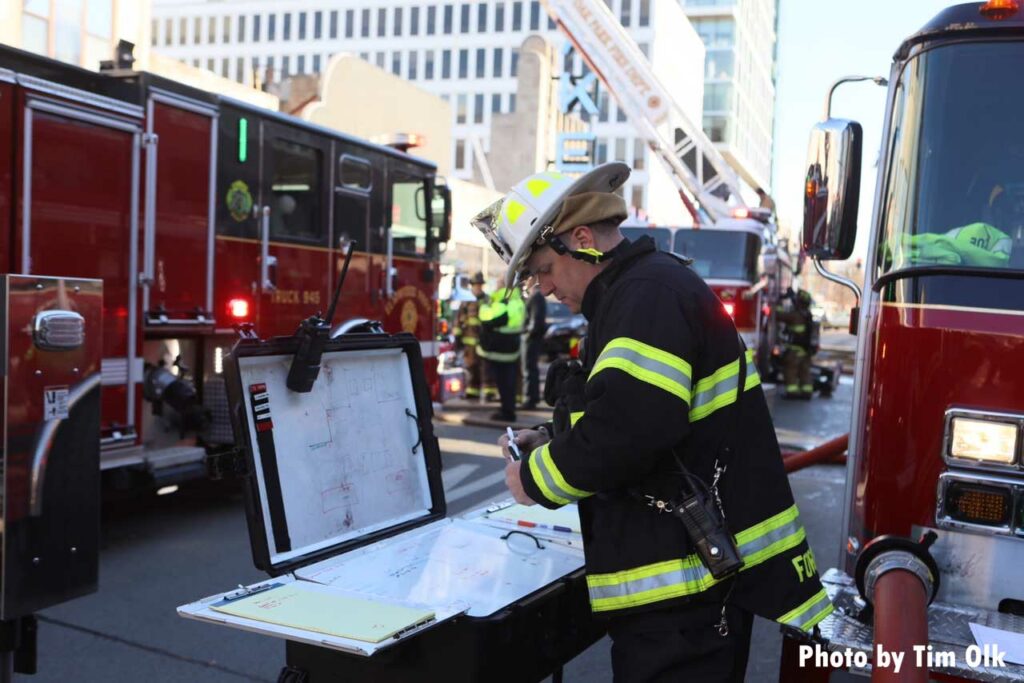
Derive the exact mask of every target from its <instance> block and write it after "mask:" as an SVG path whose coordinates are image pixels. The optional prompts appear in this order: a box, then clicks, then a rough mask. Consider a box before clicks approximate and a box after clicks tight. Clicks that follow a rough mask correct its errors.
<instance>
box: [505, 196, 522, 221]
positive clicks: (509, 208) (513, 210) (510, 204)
mask: <svg viewBox="0 0 1024 683" xmlns="http://www.w3.org/2000/svg"><path fill="white" fill-rule="evenodd" d="M525 211H526V207H525V206H524V205H523V204H520V203H519V202H517V201H516V200H514V199H510V200H509V201H507V202H505V218H507V219H508V222H509V223H515V222H516V221H518V220H519V217H520V216H522V215H523V212H525Z"/></svg>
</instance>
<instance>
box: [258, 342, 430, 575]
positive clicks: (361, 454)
mask: <svg viewBox="0 0 1024 683" xmlns="http://www.w3.org/2000/svg"><path fill="white" fill-rule="evenodd" d="M291 361H292V355H291V354H282V355H271V356H266V355H264V356H244V357H242V358H239V359H238V368H239V376H240V380H241V388H242V395H243V399H244V402H245V410H246V412H247V414H249V415H250V416H253V419H250V420H248V421H247V423H248V424H247V428H248V430H249V437H250V443H251V444H252V446H253V457H254V459H255V460H256V461H257V462H260V463H261V466H260V467H257V468H256V473H255V474H256V478H257V484H258V488H259V494H260V496H259V497H260V505H261V506H262V511H263V523H264V525H265V527H266V529H265V532H266V537H267V539H268V541H269V545H270V547H269V554H270V561H271V563H272V564H278V563H281V562H287V561H288V560H290V559H293V558H297V557H301V556H303V555H306V554H308V553H311V552H315V551H316V550H318V549H321V548H325V547H328V546H331V545H335V544H338V543H342V542H345V541H347V540H350V539H357V538H359V537H362V536H365V535H367V534H369V533H372V532H374V531H377V530H379V529H382V528H385V527H390V526H394V525H396V524H401V523H403V522H406V521H410V520H415V519H419V518H423V517H427V516H428V515H429V514H430V508H431V495H430V487H429V482H428V477H427V467H426V461H425V459H424V455H423V446H422V444H420V443H419V441H420V436H419V434H420V432H419V427H418V424H419V423H418V419H419V416H417V414H416V402H415V398H414V395H413V382H412V377H411V373H410V370H409V360H408V358H407V356H406V355H405V353H403V351H402V349H399V348H380V349H364V350H352V349H346V350H344V351H338V352H327V353H325V354H324V355H323V359H322V361H321V370H320V376H319V377H318V379H317V381H316V383H315V384H314V385H313V389H312V391H311V392H310V393H306V394H303V393H296V392H293V391H290V390H289V389H288V388H287V386H286V385H285V379H286V377H287V375H288V369H289V367H290V365H291ZM261 425H269V428H265V427H261ZM268 438H269V439H271V440H270V441H268ZM261 444H264V445H266V444H272V449H271V448H269V447H268V448H266V451H267V453H266V454H265V453H261ZM271 450H272V451H273V458H270V459H271V460H273V462H271V463H268V462H267V456H268V454H269V453H270V452H271ZM268 464H269V465H270V467H269V468H268ZM268 471H276V480H277V481H278V482H279V490H277V489H276V486H277V485H276V484H275V482H274V481H271V482H269V484H270V486H271V487H272V488H273V492H274V495H275V496H279V497H280V502H281V505H278V506H277V509H276V510H275V511H274V513H275V514H274V515H272V514H271V512H272V511H271V507H273V506H272V505H271V504H270V503H269V502H268V474H267V473H268ZM281 510H283V512H281ZM282 517H283V518H284V519H283V520H282V519H281V518H282ZM275 524H276V525H277V528H276V529H275V528H273V527H274V525H275ZM283 538H286V539H287V542H284V541H283V540H282V539H283Z"/></svg>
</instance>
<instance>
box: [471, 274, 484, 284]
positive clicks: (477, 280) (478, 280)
mask: <svg viewBox="0 0 1024 683" xmlns="http://www.w3.org/2000/svg"><path fill="white" fill-rule="evenodd" d="M469 284H471V285H482V284H484V274H483V273H480V272H477V273H475V274H474V275H473V277H472V279H470V281H469Z"/></svg>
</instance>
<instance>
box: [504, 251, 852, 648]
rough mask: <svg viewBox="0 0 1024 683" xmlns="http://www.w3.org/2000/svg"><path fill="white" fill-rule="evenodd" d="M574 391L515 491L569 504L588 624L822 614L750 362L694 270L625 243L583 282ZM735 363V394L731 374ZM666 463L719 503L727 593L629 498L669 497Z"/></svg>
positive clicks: (663, 521) (801, 622)
mask: <svg viewBox="0 0 1024 683" xmlns="http://www.w3.org/2000/svg"><path fill="white" fill-rule="evenodd" d="M583 313H584V315H585V316H586V317H587V320H588V323H589V329H588V339H587V344H586V357H585V358H584V359H583V360H584V365H585V366H586V367H587V368H589V371H588V375H587V379H586V384H585V386H584V388H583V391H582V393H581V394H576V395H571V396H565V397H563V399H565V400H564V404H565V406H566V407H567V409H568V415H567V416H566V417H567V419H566V424H565V425H564V429H563V430H562V431H560V432H559V433H556V435H555V437H554V438H553V440H552V441H550V442H549V443H547V444H545V445H543V446H541V447H540V448H537V449H536V450H534V451H533V452H532V453H530V454H529V455H528V456H527V457H526V458H524V461H523V465H522V466H521V473H522V480H523V486H524V488H525V489H526V492H527V494H528V495H530V497H531V498H533V499H534V500H535V501H537V502H538V503H540V504H541V505H544V506H546V507H552V508H554V507H559V506H561V505H565V504H566V503H570V502H577V503H578V505H579V510H580V521H581V524H582V528H583V535H584V543H585V549H586V558H587V583H588V586H589V591H590V603H591V608H592V609H593V610H594V611H595V612H601V613H620V612H622V611H626V610H630V611H639V610H644V609H652V608H660V607H664V606H668V605H670V604H674V603H683V602H686V601H688V600H692V599H693V598H694V597H696V596H700V597H701V598H702V599H710V598H714V599H718V598H722V599H724V597H725V596H726V594H728V596H729V598H728V599H729V600H730V601H731V602H733V603H735V604H737V605H739V606H740V607H742V608H744V609H747V610H749V611H751V612H754V613H756V614H759V615H761V616H763V617H766V618H768V619H774V620H776V621H779V622H780V623H783V624H787V625H789V626H792V627H795V628H799V629H803V630H810V629H812V628H813V627H814V626H815V625H816V624H817V623H819V622H820V621H821V620H822V619H824V618H825V617H826V616H827V615H828V614H829V613H830V612H831V610H832V605H831V602H830V601H829V600H828V597H827V595H826V594H825V591H824V589H823V587H822V585H821V582H820V580H819V578H818V573H817V568H816V564H815V560H814V555H813V553H812V552H811V551H810V548H809V547H808V545H807V539H806V534H805V531H804V528H803V525H802V524H801V523H800V515H799V511H798V510H797V507H796V505H795V503H794V501H793V495H792V492H791V491H790V488H789V482H788V479H787V478H786V474H785V471H784V470H783V466H782V459H781V455H780V453H779V449H778V444H777V442H776V440H775V433H774V428H773V426H772V422H771V417H770V415H769V414H768V409H767V404H766V403H765V400H764V394H763V392H762V391H761V389H760V385H761V379H760V377H759V375H758V372H757V369H756V366H755V363H754V356H753V353H752V352H751V351H747V352H746V353H745V354H744V356H743V357H742V359H741V356H740V350H739V349H740V347H739V341H738V336H737V333H736V330H735V327H734V326H733V324H732V321H731V320H730V319H729V317H728V315H727V314H725V312H724V311H723V309H722V307H721V304H720V303H719V302H718V300H717V298H716V297H715V295H714V293H713V292H711V290H710V289H709V288H708V287H707V285H706V284H705V283H704V282H703V281H702V280H701V279H700V278H699V277H698V276H697V275H696V273H694V272H693V271H692V270H690V269H689V268H686V267H684V266H682V265H680V264H679V262H678V261H676V260H674V259H673V258H672V257H671V256H669V255H667V254H663V253H657V252H656V251H655V249H654V247H653V242H651V241H650V240H649V239H641V240H638V241H637V242H636V243H634V244H631V245H630V246H629V248H627V249H626V251H625V253H623V254H622V255H621V256H619V257H618V258H616V259H614V260H613V261H612V262H611V265H610V266H609V267H608V268H607V269H606V270H605V271H603V272H602V273H601V274H600V275H598V277H597V278H595V280H594V281H593V282H592V283H591V284H590V286H589V287H588V289H587V292H586V295H585V297H584V300H583ZM741 362H743V363H744V364H745V366H746V367H745V377H746V379H745V380H744V382H743V386H742V387H740V386H739V382H740V379H739V378H740V363H741ZM673 450H674V451H675V453H676V454H677V455H678V456H679V457H680V458H682V460H683V461H684V462H685V463H686V466H687V469H689V470H690V472H692V473H693V474H695V475H696V476H698V477H700V478H701V479H703V480H704V481H705V482H706V483H708V484H710V483H711V481H712V478H713V473H714V471H715V466H716V464H717V465H719V466H720V467H722V466H724V467H725V472H724V473H723V474H722V475H721V478H720V481H719V484H718V491H719V493H720V495H721V499H722V504H723V507H724V512H725V516H726V520H727V523H728V525H729V529H730V531H731V532H732V534H733V536H734V538H735V540H736V543H737V547H738V548H739V550H740V553H741V556H742V557H743V560H744V566H743V569H742V570H741V571H740V573H739V574H738V575H737V576H736V577H735V578H734V579H729V580H727V581H726V582H725V583H724V584H723V583H722V582H719V581H716V580H715V579H714V578H713V577H712V576H711V574H710V572H709V571H708V570H707V569H706V568H705V567H704V565H703V564H702V563H701V561H700V560H699V558H698V556H697V555H696V554H695V553H694V550H693V547H692V544H691V542H690V541H689V539H688V538H687V536H686V534H685V531H684V529H683V525H682V524H681V523H680V522H679V521H678V519H677V518H675V517H673V516H672V515H667V514H666V515H659V514H658V513H657V512H655V510H654V509H652V508H650V507H647V506H645V505H642V504H641V503H640V502H638V501H637V500H636V499H635V497H633V496H632V495H628V494H627V493H626V492H627V491H631V490H640V491H642V492H644V493H647V494H649V495H651V496H653V497H654V498H656V499H662V500H669V499H671V498H674V497H675V496H676V495H677V494H678V492H679V479H678V476H677V475H676V474H674V462H675V460H674V457H673Z"/></svg>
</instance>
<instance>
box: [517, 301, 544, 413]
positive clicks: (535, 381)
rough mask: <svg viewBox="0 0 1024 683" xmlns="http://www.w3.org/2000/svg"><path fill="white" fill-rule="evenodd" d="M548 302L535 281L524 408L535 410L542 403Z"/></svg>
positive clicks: (529, 318) (528, 306)
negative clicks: (541, 391) (541, 365)
mask: <svg viewBox="0 0 1024 683" xmlns="http://www.w3.org/2000/svg"><path fill="white" fill-rule="evenodd" d="M547 310H548V303H547V300H546V299H545V298H544V294H543V292H541V291H540V284H538V283H534V285H533V287H532V293H531V294H530V300H529V301H528V302H527V304H526V311H527V325H526V353H525V358H526V363H525V365H526V403H524V404H523V409H524V410H533V409H535V408H536V407H537V404H539V403H540V356H541V354H542V353H543V352H544V333H545V332H547V329H548V324H547Z"/></svg>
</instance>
